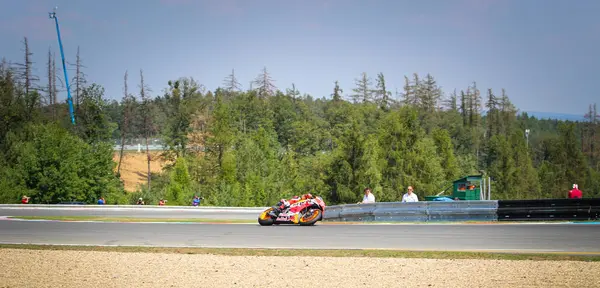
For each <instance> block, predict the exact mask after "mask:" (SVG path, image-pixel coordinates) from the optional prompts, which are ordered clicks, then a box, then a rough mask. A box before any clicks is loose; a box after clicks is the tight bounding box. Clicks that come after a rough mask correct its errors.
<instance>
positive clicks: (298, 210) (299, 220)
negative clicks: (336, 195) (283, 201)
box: [258, 196, 326, 226]
mask: <svg viewBox="0 0 600 288" xmlns="http://www.w3.org/2000/svg"><path fill="white" fill-rule="evenodd" d="M325 206H326V205H325V201H323V198H321V197H319V196H316V197H314V198H312V199H305V200H301V201H298V202H296V203H294V204H292V205H290V207H288V208H287V209H285V210H283V211H281V213H279V215H278V216H277V218H275V217H273V216H271V215H269V212H271V211H273V208H272V207H271V208H268V209H267V210H265V211H263V212H262V213H261V214H260V216H258V224H260V225H261V226H269V225H273V224H276V225H277V224H294V225H301V226H309V225H315V223H317V221H320V220H322V219H323V212H324V211H325Z"/></svg>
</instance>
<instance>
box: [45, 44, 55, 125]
mask: <svg viewBox="0 0 600 288" xmlns="http://www.w3.org/2000/svg"><path fill="white" fill-rule="evenodd" d="M53 87H54V86H52V51H51V50H50V48H48V88H47V89H48V91H46V93H47V94H48V96H47V100H46V101H47V103H46V104H47V105H48V107H50V110H51V111H52V119H53V120H55V121H56V112H55V107H54V104H55V103H54V102H53V100H54V96H53V94H54V91H53V90H52V88H53Z"/></svg>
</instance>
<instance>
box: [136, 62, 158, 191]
mask: <svg viewBox="0 0 600 288" xmlns="http://www.w3.org/2000/svg"><path fill="white" fill-rule="evenodd" d="M139 88H140V98H141V100H142V106H141V111H140V112H141V115H142V129H141V130H142V131H141V132H142V135H144V139H145V142H146V161H147V163H148V171H147V172H146V173H147V178H148V191H152V190H151V189H150V188H151V184H150V183H151V180H152V170H150V163H151V162H152V157H151V155H150V147H149V143H148V142H149V140H150V135H151V134H152V133H154V132H155V126H154V122H153V119H152V117H153V116H152V115H154V107H153V106H152V102H151V100H150V97H149V96H148V94H147V92H148V91H149V90H150V89H149V88H148V86H147V85H146V84H145V82H144V72H143V71H142V70H141V69H140V86H139Z"/></svg>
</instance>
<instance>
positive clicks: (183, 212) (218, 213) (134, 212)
mask: <svg viewBox="0 0 600 288" xmlns="http://www.w3.org/2000/svg"><path fill="white" fill-rule="evenodd" d="M259 210H260V209H256V211H244V210H237V211H227V212H226V213H224V212H223V211H222V210H216V209H210V208H208V209H207V208H205V207H198V208H192V207H189V208H185V209H176V208H171V207H168V206H166V207H156V208H153V207H147V208H146V207H145V208H113V207H110V206H106V207H102V206H97V207H94V208H71V207H68V208H64V209H61V208H60V207H54V208H32V207H27V208H26V209H25V208H20V207H0V216H98V217H132V218H171V219H192V218H196V219H198V218H204V219H239V220H244V219H256V217H257V215H258V214H260V212H259Z"/></svg>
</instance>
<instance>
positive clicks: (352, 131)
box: [0, 38, 600, 206]
mask: <svg viewBox="0 0 600 288" xmlns="http://www.w3.org/2000/svg"><path fill="white" fill-rule="evenodd" d="M23 46H24V50H25V55H24V57H23V59H22V60H21V61H16V62H8V60H6V59H3V60H2V63H1V64H0V154H1V156H2V157H0V202H2V203H16V202H18V201H19V200H20V198H21V196H22V195H28V196H30V197H32V198H31V202H32V203H58V202H61V201H86V202H88V203H94V202H95V201H96V200H97V199H98V198H99V197H104V198H105V199H106V201H107V203H108V204H116V203H120V204H125V203H128V204H133V203H134V202H135V200H136V199H137V198H138V197H143V198H144V199H145V201H146V203H154V204H155V203H156V202H157V201H158V199H159V198H164V199H167V200H168V204H169V205H178V204H181V205H188V204H189V202H190V199H191V198H192V196H193V195H195V194H196V195H201V196H203V197H204V198H205V199H206V200H205V203H206V204H207V205H219V206H266V205H272V204H273V203H275V202H276V201H277V200H278V199H279V198H281V197H290V196H292V195H297V194H301V193H306V192H311V193H314V194H318V195H321V196H323V197H324V198H325V200H326V201H327V203H328V204H329V205H333V204H339V203H356V202H357V201H359V200H360V199H361V197H362V191H363V188H365V187H371V188H372V190H373V192H374V194H375V196H376V197H377V200H378V201H399V200H400V199H401V197H402V194H403V193H405V191H406V188H407V186H409V185H411V186H413V187H414V188H415V192H416V193H417V194H418V195H419V197H421V198H422V199H423V197H424V196H428V195H434V194H437V193H439V192H440V191H442V190H444V189H446V188H447V187H448V186H449V185H451V182H452V181H453V180H455V179H457V178H459V177H462V176H465V175H472V174H484V175H485V177H488V176H489V177H491V178H492V184H491V185H492V198H493V199H533V198H564V197H566V193H567V191H568V190H569V189H570V188H571V185H572V184H573V183H577V184H579V187H580V189H582V190H583V193H584V197H599V196H600V161H599V160H600V145H599V144H600V141H599V138H600V125H599V124H600V116H598V113H597V112H596V106H595V104H594V105H590V108H589V111H583V112H582V114H583V113H585V114H586V119H587V121H583V122H570V121H559V120H540V119H536V118H534V117H529V116H528V115H527V114H526V113H520V112H519V111H518V109H517V108H516V107H515V106H514V105H513V104H512V103H511V101H510V98H509V96H508V93H507V92H506V91H504V89H502V90H501V91H492V89H480V88H479V87H478V86H477V83H476V82H473V83H471V84H470V85H468V86H466V87H463V88H462V89H457V90H454V91H442V89H441V88H440V87H439V86H438V85H437V83H436V79H435V78H434V77H433V76H432V75H429V74H428V75H418V74H413V75H409V76H405V77H404V79H402V80H403V81H404V86H403V90H402V91H400V92H396V93H392V92H391V91H389V89H388V84H387V79H386V78H385V77H384V75H383V74H382V73H379V74H377V75H375V77H371V76H370V75H368V74H366V73H362V74H361V75H360V76H359V77H357V79H356V81H355V83H353V84H354V89H352V91H348V92H346V93H344V91H343V90H342V89H341V88H340V84H339V83H338V82H337V81H334V80H335V79H332V90H331V91H332V92H331V95H326V96H327V97H320V98H317V97H313V96H311V95H307V94H303V93H301V92H300V90H299V89H298V88H296V87H295V85H293V84H291V85H290V86H291V87H290V88H285V89H284V88H277V87H276V85H275V84H274V83H275V81H274V80H273V79H272V76H271V75H270V74H269V73H268V71H267V68H266V67H265V68H263V69H262V71H261V72H259V73H257V74H258V76H257V77H256V79H254V81H253V82H252V84H251V87H247V88H243V87H242V85H240V82H239V80H238V79H237V77H236V75H235V71H234V70H232V72H231V74H230V75H228V76H227V77H224V81H223V84H222V85H221V86H220V87H218V88H216V89H214V90H209V89H207V88H206V87H205V86H204V85H202V84H201V83H199V82H198V81H196V80H194V79H193V78H190V77H181V78H179V79H173V80H169V81H166V85H165V86H166V89H164V91H165V92H164V93H160V94H157V95H151V93H152V92H151V89H150V88H149V87H148V86H147V85H146V84H145V83H144V80H143V79H144V77H143V76H144V72H143V71H141V70H140V71H136V72H135V73H136V74H137V73H139V75H140V79H141V83H134V84H131V83H129V81H128V76H129V72H127V71H124V74H123V94H122V95H110V97H108V96H109V95H105V93H104V89H103V87H102V86H101V85H99V84H97V83H94V82H93V81H90V79H87V76H86V75H85V73H84V70H85V66H83V64H82V61H81V59H80V57H79V52H78V53H77V58H76V61H75V63H74V64H73V65H72V66H73V67H72V70H73V71H70V73H71V74H72V76H73V79H69V80H70V82H71V92H72V95H73V102H74V111H75V115H76V118H75V119H76V125H72V124H71V122H70V117H69V112H68V111H69V109H68V106H67V104H66V101H58V100H57V99H58V97H57V96H58V93H59V92H64V91H65V88H64V85H63V84H62V83H64V79H61V78H60V76H59V75H60V74H61V73H60V72H61V71H60V70H58V69H57V68H56V65H55V58H56V56H55V55H54V53H53V52H52V51H49V52H48V61H47V63H45V64H46V65H45V66H46V67H45V69H44V70H45V71H47V76H48V77H47V78H48V81H47V83H41V81H40V80H39V77H37V76H36V75H34V73H33V72H32V71H34V70H36V69H34V66H33V61H32V60H31V59H32V53H31V52H30V49H29V45H28V42H27V39H26V38H25V39H24V42H23ZM395 80H396V79H395ZM161 88H162V87H161ZM64 94H66V93H64ZM109 98H112V99H115V98H120V100H119V101H117V100H107V99H109ZM526 131H529V133H526ZM156 137H160V138H162V139H163V140H164V143H166V145H167V146H168V151H166V152H165V153H164V154H163V155H162V156H161V157H166V158H167V159H169V160H170V163H172V164H171V165H167V166H166V167H165V168H164V169H163V171H162V172H161V173H158V174H151V175H150V176H149V177H148V180H147V183H145V185H142V186H140V187H139V189H138V191H137V192H135V193H127V192H125V191H124V189H123V184H122V183H121V181H120V178H119V171H120V164H121V162H120V161H117V162H115V161H113V153H115V151H114V149H113V146H114V143H115V142H118V143H127V142H128V141H131V139H140V138H141V139H146V140H147V139H151V138H156ZM146 142H147V141H146ZM117 152H119V151H117ZM121 152H122V150H121ZM148 159H150V153H148ZM150 165H151V163H150V161H149V162H148V170H150Z"/></svg>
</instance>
